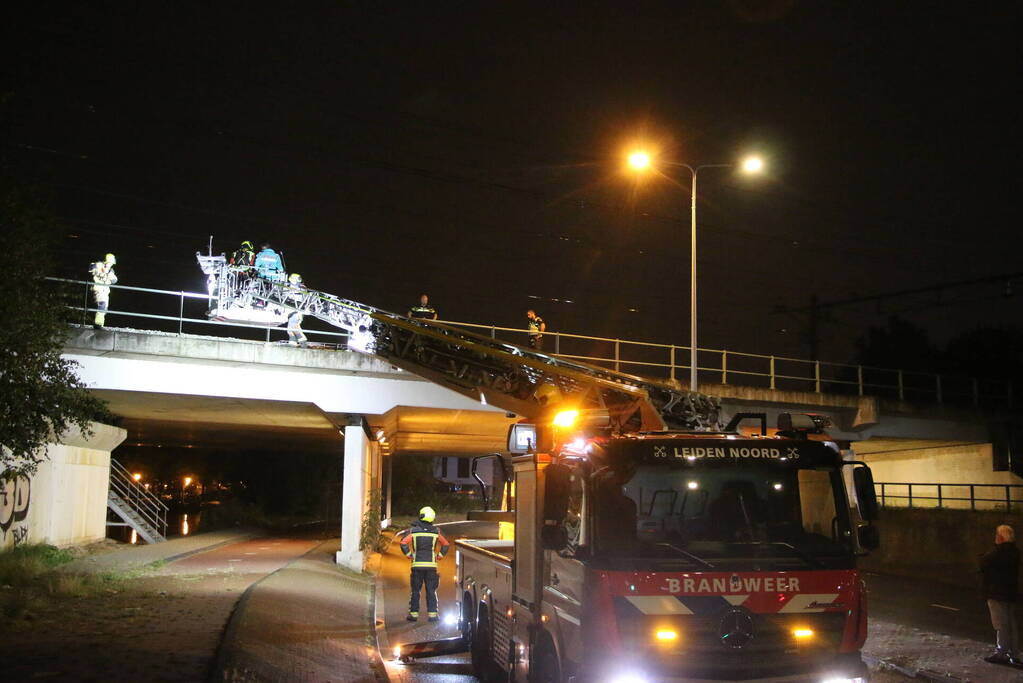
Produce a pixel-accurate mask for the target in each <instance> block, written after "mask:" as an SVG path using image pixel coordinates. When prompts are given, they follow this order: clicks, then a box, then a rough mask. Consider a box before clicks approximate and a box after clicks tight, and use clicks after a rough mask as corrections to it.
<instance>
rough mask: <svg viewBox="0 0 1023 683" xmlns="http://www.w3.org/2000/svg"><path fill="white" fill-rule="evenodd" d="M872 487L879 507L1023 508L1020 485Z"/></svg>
mask: <svg viewBox="0 0 1023 683" xmlns="http://www.w3.org/2000/svg"><path fill="white" fill-rule="evenodd" d="M874 488H875V490H877V496H878V499H879V500H880V501H881V507H882V508H944V509H953V510H1005V511H1011V510H1012V509H1013V508H1014V507H1015V508H1016V509H1023V484H923V483H915V482H914V483H909V482H902V483H899V482H874ZM981 494H983V495H981Z"/></svg>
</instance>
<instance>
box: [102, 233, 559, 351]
mask: <svg viewBox="0 0 1023 683" xmlns="http://www.w3.org/2000/svg"><path fill="white" fill-rule="evenodd" d="M227 263H228V265H230V266H231V267H232V268H234V269H235V270H236V271H237V272H238V276H239V280H240V282H242V283H244V282H245V281H247V280H248V279H250V278H252V277H259V278H262V279H264V280H268V281H270V282H282V283H283V282H287V283H288V287H289V289H290V290H291V296H292V298H295V299H296V300H297V299H300V298H301V296H302V294H303V293H304V292H305V290H306V286H305V283H304V282H303V281H302V276H301V275H299V274H298V273H291V274H290V275H288V274H287V271H285V269H284V261H283V259H282V258H281V255H280V254H279V253H278V252H277V251H275V250H274V248H273V247H272V246H271V245H270V244H269V243H264V244H262V245H261V246H260V249H259V252H258V253H257V252H256V250H255V248H254V247H253V244H252V242H250V241H248V240H245V241H244V242H242V243H241V245H240V246H239V247H238V248H237V249H236V250H235V251H234V253H233V254H231V257H230V258H229V259H228V261H227ZM116 264H117V258H116V257H115V256H114V255H113V254H107V255H106V257H105V258H104V259H103V260H102V261H96V262H95V263H92V264H91V265H90V266H89V273H90V274H91V275H92V281H93V283H94V284H93V287H92V295H93V297H94V298H95V300H96V309H97V310H96V317H95V318H94V322H93V327H96V328H100V327H103V326H104V325H105V324H106V316H107V307H108V306H109V305H110V286H111V285H115V284H117V275H116V274H115V273H114V265H116ZM408 317H410V318H418V319H420V320H436V319H437V309H435V308H434V307H433V306H431V305H430V297H429V296H427V295H426V294H422V295H420V297H419V304H417V305H415V306H412V307H411V308H409V310H408ZM302 320H303V315H302V314H301V313H300V312H299V311H292V312H291V313H290V314H289V315H288V328H287V329H288V343H289V344H291V345H292V346H307V345H308V343H309V340H308V338H307V337H306V336H305V333H304V332H303V331H302ZM526 325H527V330H528V334H529V347H530V348H532V349H535V350H537V351H541V350H543V334H544V332H545V331H546V330H547V325H546V323H544V320H543V318H541V317H540V316H538V315H537V314H536V311H534V310H532V309H530V310H528V311H526Z"/></svg>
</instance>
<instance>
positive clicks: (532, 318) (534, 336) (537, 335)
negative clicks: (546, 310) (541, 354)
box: [526, 309, 547, 351]
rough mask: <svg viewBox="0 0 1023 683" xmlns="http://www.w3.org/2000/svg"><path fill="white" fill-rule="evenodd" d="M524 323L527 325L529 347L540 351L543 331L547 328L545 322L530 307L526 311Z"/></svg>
mask: <svg viewBox="0 0 1023 683" xmlns="http://www.w3.org/2000/svg"><path fill="white" fill-rule="evenodd" d="M526 325H528V326H529V348H531V349H536V350H537V351H542V350H543V333H544V332H545V331H546V330H547V323H545V322H544V321H543V318H541V317H540V316H538V315H537V314H536V311H534V310H532V309H530V310H528V311H526Z"/></svg>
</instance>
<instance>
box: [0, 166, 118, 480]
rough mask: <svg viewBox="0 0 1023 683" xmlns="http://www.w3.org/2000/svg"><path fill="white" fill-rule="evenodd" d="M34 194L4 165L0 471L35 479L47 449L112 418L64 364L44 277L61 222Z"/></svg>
mask: <svg viewBox="0 0 1023 683" xmlns="http://www.w3.org/2000/svg"><path fill="white" fill-rule="evenodd" d="M43 206H44V205H43V203H42V202H41V201H39V199H38V196H37V195H36V193H35V192H34V191H33V190H31V189H29V188H27V187H26V186H25V184H24V183H23V182H20V180H19V179H17V178H16V177H15V174H14V173H13V172H12V171H11V170H10V169H9V168H8V167H7V166H6V164H4V163H3V162H2V160H0V233H2V234H3V235H4V236H5V237H4V252H5V253H4V267H3V268H0V291H2V292H3V296H0V425H2V428H0V473H3V474H2V476H4V477H7V478H9V477H13V476H17V475H19V474H20V475H25V476H31V475H32V474H34V473H35V471H36V468H37V467H38V465H39V463H40V462H41V461H42V460H43V459H44V458H45V457H46V450H45V449H46V444H47V443H48V442H51V441H53V440H54V438H55V437H56V435H60V434H63V433H64V432H66V431H67V430H68V429H69V428H71V427H73V426H77V427H79V428H81V429H82V431H83V432H85V433H87V434H88V433H91V432H90V429H89V425H90V423H91V422H92V421H93V420H97V419H99V420H107V421H108V420H110V419H111V417H112V416H111V415H110V413H109V412H108V411H107V409H106V406H105V404H104V403H103V402H102V401H100V400H99V399H97V398H96V397H94V396H92V395H91V394H90V393H89V392H88V391H87V390H86V388H85V387H84V386H83V385H82V383H81V381H80V380H79V379H78V376H77V375H76V373H75V367H76V365H77V364H76V363H75V362H73V361H70V360H67V359H65V358H61V349H62V347H63V342H64V339H65V337H66V336H67V331H68V327H67V307H66V305H65V301H64V299H63V297H62V296H61V294H60V293H59V292H58V291H56V289H55V288H53V287H51V286H49V285H48V283H47V282H46V281H45V280H44V279H43V276H44V275H46V274H47V273H48V272H50V259H49V255H48V254H49V249H48V247H49V246H50V244H51V241H52V236H53V235H54V232H55V230H56V227H57V226H56V222H55V221H54V220H53V218H52V217H51V216H50V215H49V214H48V213H47V211H46V210H45V209H44V208H43Z"/></svg>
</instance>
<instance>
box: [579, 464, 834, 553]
mask: <svg viewBox="0 0 1023 683" xmlns="http://www.w3.org/2000/svg"><path fill="white" fill-rule="evenodd" d="M801 465H802V466H801ZM807 465H810V463H801V464H800V465H797V464H795V463H792V462H785V463H779V462H776V461H775V462H772V461H764V460H761V461H757V462H749V461H745V462H736V461H717V462H708V461H705V460H704V461H701V462H699V463H692V464H688V463H687V464H686V465H683V466H680V465H679V464H678V463H672V462H651V461H647V462H643V463H639V464H637V465H636V466H634V467H629V468H628V469H627V471H621V470H619V471H617V472H615V471H610V472H607V473H606V474H605V476H603V477H601V476H597V477H595V478H594V482H593V483H594V486H593V494H594V497H595V498H596V505H595V506H594V508H593V509H594V511H595V514H594V520H593V521H594V535H593V536H594V550H595V554H596V555H597V556H600V557H605V558H608V559H612V558H618V559H620V560H625V559H641V558H642V559H645V560H648V562H644V563H642V564H643V565H644V566H645V567H647V568H651V569H654V568H655V567H653V566H651V565H650V562H649V560H657V564H663V563H668V564H680V565H682V566H684V567H686V568H689V569H698V568H703V569H709V568H711V567H713V568H715V569H729V570H730V569H742V568H746V569H758V568H759V569H764V570H767V569H808V568H823V567H828V568H843V567H847V566H851V563H852V551H853V548H852V545H851V541H850V539H851V530H850V524H849V515H848V509H847V505H846V502H845V501H846V498H845V491H844V488H843V483H842V478H841V475H840V473H839V471H838V469H837V468H836V467H833V466H831V467H829V466H822V465H820V464H818V466H807Z"/></svg>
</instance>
